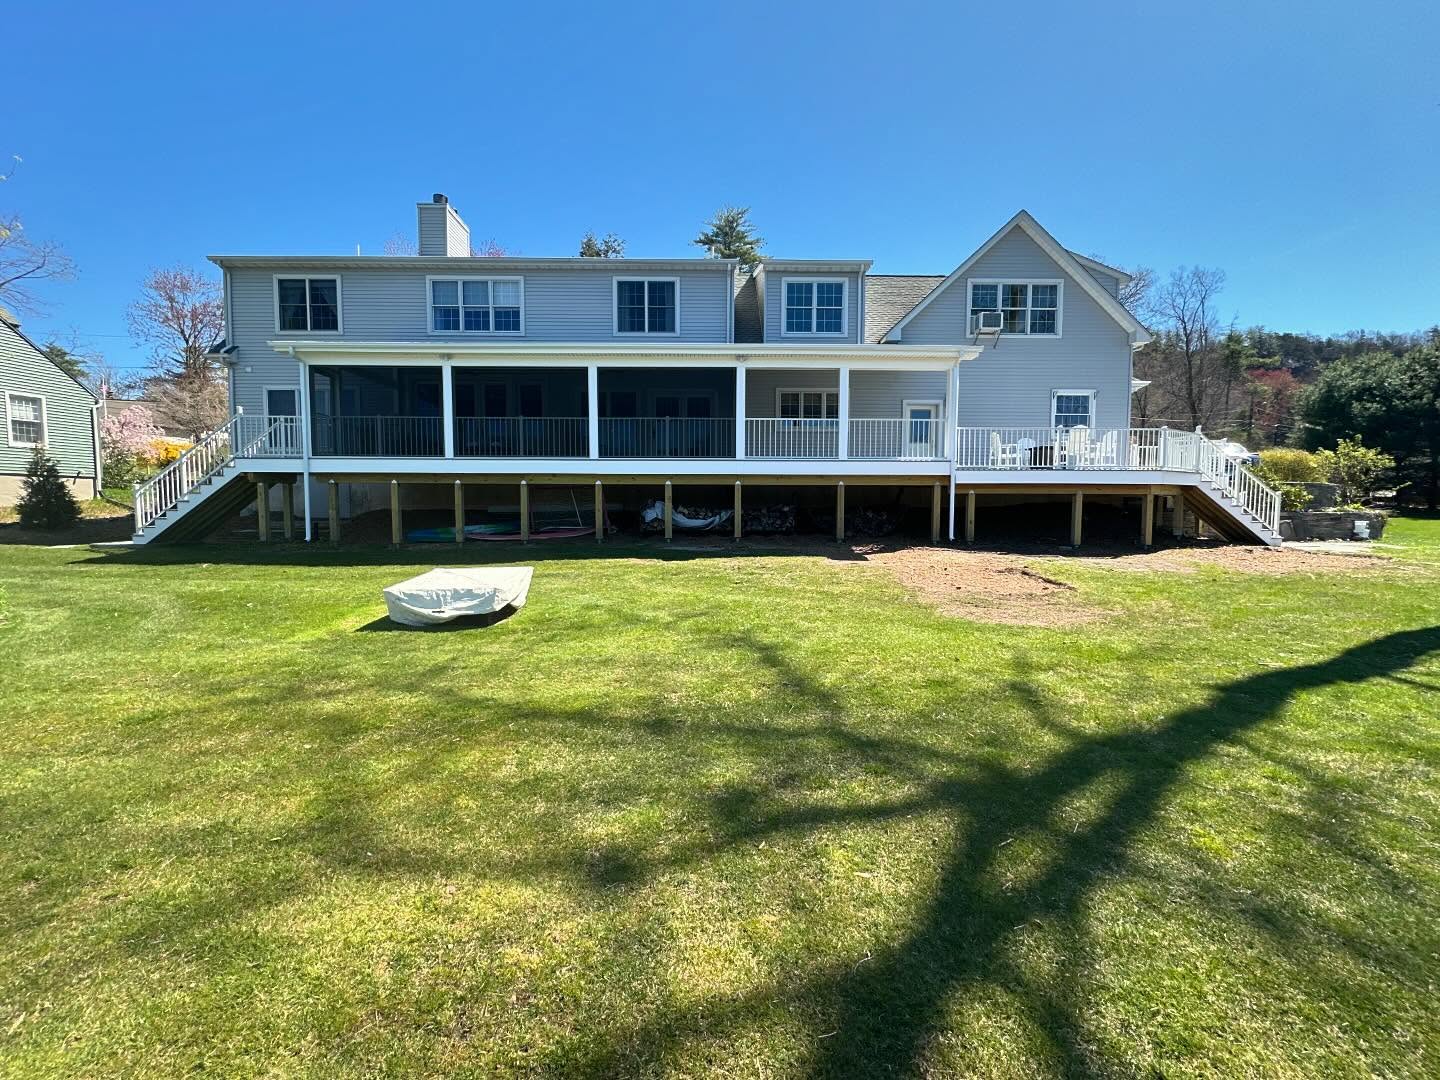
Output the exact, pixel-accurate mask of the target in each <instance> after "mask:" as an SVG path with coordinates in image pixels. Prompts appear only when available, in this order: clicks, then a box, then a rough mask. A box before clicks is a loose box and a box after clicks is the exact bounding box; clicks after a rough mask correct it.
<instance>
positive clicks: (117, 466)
mask: <svg viewBox="0 0 1440 1080" xmlns="http://www.w3.org/2000/svg"><path fill="white" fill-rule="evenodd" d="M164 434H165V433H164V432H163V431H161V430H160V428H159V427H158V426H157V425H156V423H155V418H154V416H153V415H152V414H151V412H150V410H149V409H147V408H146V407H145V406H144V405H133V406H131V407H130V408H128V409H126V410H125V411H124V412H120V413H112V414H111V415H110V416H107V417H105V419H104V420H102V421H100V451H101V453H102V454H103V455H104V458H105V479H106V481H107V482H109V483H113V484H129V483H132V482H133V481H135V480H138V479H139V478H140V474H141V472H142V470H143V469H144V468H145V467H146V466H147V465H149V464H150V461H151V458H152V457H153V456H154V450H153V448H152V444H153V443H154V442H155V440H156V439H159V438H162V437H164Z"/></svg>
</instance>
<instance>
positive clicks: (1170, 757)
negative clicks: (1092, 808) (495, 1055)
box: [566, 627, 1440, 1076]
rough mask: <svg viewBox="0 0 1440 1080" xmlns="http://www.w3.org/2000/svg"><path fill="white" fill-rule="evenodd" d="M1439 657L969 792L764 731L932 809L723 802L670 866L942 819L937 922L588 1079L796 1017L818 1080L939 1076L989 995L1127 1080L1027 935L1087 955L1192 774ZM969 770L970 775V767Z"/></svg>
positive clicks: (1243, 687) (1289, 680) (1296, 676)
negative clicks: (743, 849) (1068, 821)
mask: <svg viewBox="0 0 1440 1080" xmlns="http://www.w3.org/2000/svg"><path fill="white" fill-rule="evenodd" d="M1437 651H1440V628H1437V627H1431V628H1426V629H1418V630H1408V631H1401V632H1396V633H1392V634H1389V635H1387V636H1385V637H1382V638H1379V639H1376V640H1374V641H1371V642H1367V643H1364V644H1361V645H1357V646H1355V647H1353V648H1351V649H1348V650H1346V651H1345V652H1343V653H1341V654H1339V655H1337V656H1335V657H1333V658H1331V659H1328V660H1325V661H1321V662H1318V663H1314V664H1308V665H1304V666H1301V667H1296V668H1289V669H1281V670H1273V671H1266V672H1264V673H1261V674H1258V675H1253V676H1250V677H1247V678H1244V679H1240V680H1237V681H1235V682H1232V683H1228V684H1225V685H1222V686H1220V687H1219V688H1218V689H1217V690H1216V691H1215V693H1214V695H1213V696H1212V697H1211V699H1210V700H1209V701H1208V702H1206V703H1204V704H1202V705H1198V706H1195V707H1193V708H1189V709H1186V710H1184V711H1182V712H1180V713H1177V714H1176V715H1174V716H1173V717H1170V718H1168V719H1165V720H1164V721H1162V722H1160V723H1158V724H1156V725H1154V726H1151V727H1148V728H1141V729H1129V730H1122V731H1118V732H1104V733H1100V734H1093V735H1089V734H1080V733H1071V734H1070V736H1069V742H1068V745H1067V746H1066V747H1065V748H1064V749H1063V750H1061V751H1060V752H1059V753H1058V754H1055V755H1054V756H1052V757H1051V758H1049V759H1048V760H1045V761H1042V762H1039V763H1037V767H1036V768H1033V769H1029V768H1024V767H1013V766H1001V765H986V766H980V767H976V766H974V765H971V766H970V767H968V768H967V769H966V770H965V775H963V776H953V775H947V776H944V777H942V778H939V779H935V778H931V779H925V778H924V777H923V774H922V773H921V772H920V771H919V770H916V769H913V768H911V767H910V766H909V765H908V764H907V762H908V760H909V759H910V755H911V753H912V752H913V751H914V750H915V749H916V748H914V747H910V746H907V745H905V743H904V742H903V741H901V742H896V741H893V740H879V741H877V740H874V739H870V738H865V737H858V736H855V735H852V734H851V733H849V732H847V731H845V730H843V729H838V728H829V727H827V728H824V729H822V730H807V731H800V732H791V733H789V734H788V735H779V736H777V735H776V733H774V732H770V731H756V730H754V729H753V728H746V729H739V730H737V732H736V733H737V734H740V735H744V736H746V737H753V738H755V739H756V740H758V741H759V742H761V743H762V744H764V743H773V742H774V741H776V739H777V738H778V739H780V740H782V741H783V740H784V739H786V738H790V739H799V740H800V741H801V744H802V745H809V744H810V743H811V741H812V740H813V739H814V738H817V737H818V738H822V739H827V740H831V741H833V742H835V743H837V744H840V745H842V746H844V747H845V748H846V749H847V750H848V751H850V752H853V753H854V754H856V755H860V756H867V757H877V756H878V757H880V758H881V759H882V760H883V761H884V763H885V765H886V767H887V768H891V769H896V770H897V771H898V772H899V773H900V774H901V775H900V776H897V779H901V778H904V779H907V780H909V781H910V783H911V785H912V786H913V785H914V784H917V783H918V784H919V785H920V786H919V790H918V793H916V794H912V795H908V796H905V797H902V798H898V799H895V800H893V801H887V802H874V803H870V804H867V805H862V806H854V805H831V806H825V805H811V806H808V807H805V808H802V809H788V808H782V809H777V810H775V811H773V812H768V813H767V812H766V808H767V807H769V806H774V805H775V802H774V801H773V800H772V799H771V798H770V797H769V793H767V792H765V791H760V790H750V791H737V790H730V791H727V792H724V793H721V794H719V795H717V796H714V797H713V798H712V800H711V802H712V805H711V813H712V816H713V818H714V820H715V821H716V823H717V826H718V831H719V832H720V834H721V839H719V840H718V841H715V842H713V843H709V844H705V845H702V846H700V847H697V848H693V849H691V850H689V851H686V852H682V853H680V854H678V855H677V856H676V857H675V858H674V859H673V860H667V861H666V863H665V865H666V866H674V865H684V864H686V863H688V862H695V861H698V860H702V859H708V858H712V857H714V856H716V855H718V854H720V853H721V852H723V851H724V850H726V849H728V848H733V847H737V846H748V845H752V844H755V843H758V842H759V841H761V840H763V839H765V838H766V837H769V836H775V835H782V834H791V833H804V832H808V831H810V830H815V829H818V828H822V827H825V826H830V825H836V824H844V823H858V822H877V821H883V820H886V819H899V818H903V817H908V816H912V815H916V814H923V813H941V814H944V815H947V816H949V817H951V818H953V819H954V820H955V821H956V822H957V823H958V824H960V825H962V826H963V829H962V831H961V833H960V839H959V840H958V841H957V843H956V846H955V848H954V849H953V850H951V851H950V852H948V853H947V854H945V855H944V856H943V857H942V858H943V865H942V868H941V870H940V873H939V875H938V885H937V887H936V890H935V893H934V895H933V897H932V898H931V900H930V902H929V904H928V905H927V906H926V908H925V909H924V910H923V912H922V914H921V915H920V917H919V918H918V919H917V920H916V921H915V923H914V924H913V925H912V926H911V927H910V929H909V930H908V932H907V933H906V934H905V935H904V937H903V939H902V940H900V941H899V942H897V943H895V944H893V945H891V946H889V947H887V948H885V949H884V950H883V951H877V952H876V954H875V955H874V956H873V957H871V958H870V960H869V961H868V962H866V963H863V964H861V965H858V966H855V967H845V968H841V969H836V970H831V971H829V972H822V973H820V974H817V975H815V976H814V977H811V978H809V979H806V980H803V981H800V982H799V983H798V984H793V985H788V986H786V987H784V988H773V989H767V990H764V991H761V992H757V993H755V994H751V995H742V996H739V997H733V998H722V999H717V1000H712V1001H710V1002H708V1003H706V1004H703V1005H701V1006H699V1007H696V1008H694V1009H692V1010H688V1011H681V1012H678V1013H676V1012H670V1013H666V1014H664V1015H661V1016H657V1017H655V1018H654V1019H653V1020H651V1021H649V1022H648V1023H646V1024H644V1025H642V1026H639V1027H637V1028H634V1029H632V1030H630V1031H628V1032H624V1033H622V1034H621V1035H619V1036H618V1037H617V1038H616V1039H615V1040H614V1041H613V1042H612V1043H611V1044H610V1045H609V1046H607V1047H606V1048H605V1049H604V1050H603V1051H602V1052H601V1053H599V1054H597V1055H595V1056H593V1057H592V1058H590V1059H589V1060H586V1061H584V1062H582V1063H570V1062H567V1063H566V1064H567V1066H568V1067H574V1065H576V1064H578V1065H579V1069H578V1071H580V1072H582V1073H585V1074H596V1075H599V1074H607V1073H621V1072H626V1071H628V1070H631V1069H633V1068H635V1067H636V1065H637V1064H638V1063H641V1062H650V1063H653V1062H656V1061H658V1060H663V1058H664V1056H665V1055H666V1054H667V1053H668V1052H670V1051H672V1050H675V1049H677V1048H678V1047H679V1046H680V1045H681V1044H683V1043H684V1042H685V1041H686V1040H688V1039H692V1038H701V1039H703V1038H713V1037H715V1036H717V1035H722V1034H724V1033H726V1032H732V1031H733V1032H738V1031H739V1030H741V1029H743V1028H746V1027H748V1026H751V1025H759V1024H763V1023H765V1022H766V1019H767V1017H768V1018H769V1020H770V1021H772V1022H773V1020H774V1019H775V1017H776V1014H777V1013H778V1012H780V1011H784V1012H787V1013H790V1014H791V1015H792V1016H794V1015H800V1016H805V1017H808V1018H811V1021H812V1022H813V1023H819V1024H820V1025H821V1026H822V1027H823V1030H821V1031H816V1032H815V1035H816V1042H815V1051H814V1055H813V1058H812V1060H811V1061H810V1062H809V1063H808V1065H809V1071H810V1072H811V1073H812V1074H813V1075H816V1076H859V1075H876V1074H884V1075H892V1074H900V1075H909V1074H917V1073H921V1072H924V1071H925V1065H926V1060H925V1059H926V1057H927V1054H928V1052H929V1047H930V1044H931V1042H932V1040H933V1039H934V1038H935V1037H936V1036H937V1035H939V1034H941V1033H942V1029H943V1026H944V1021H945V1017H946V1012H947V1009H948V1007H949V1006H950V1005H951V1004H952V1003H953V1001H954V998H955V995H957V994H960V993H964V992H967V991H970V992H975V991H979V990H982V989H986V990H989V991H991V992H994V993H999V994H1001V995H1004V996H1006V997H1008V998H1009V1000H1011V1001H1012V1002H1013V1003H1015V1004H1016V1005H1017V1006H1018V1007H1019V1008H1020V1009H1021V1010H1022V1011H1023V1012H1025V1013H1027V1014H1028V1015H1029V1017H1030V1019H1031V1021H1032V1023H1033V1026H1034V1028H1035V1030H1036V1031H1037V1032H1039V1033H1043V1038H1044V1039H1045V1040H1047V1045H1046V1046H1044V1047H1043V1049H1042V1051H1041V1052H1042V1053H1043V1054H1044V1056H1046V1057H1048V1058H1049V1059H1050V1065H1051V1066H1052V1067H1054V1068H1055V1069H1056V1070H1057V1071H1059V1072H1063V1073H1066V1074H1072V1075H1100V1074H1107V1073H1112V1072H1124V1071H1126V1070H1127V1066H1126V1064H1125V1063H1123V1062H1116V1061H1107V1060H1106V1059H1105V1057H1104V1054H1103V1052H1102V1050H1101V1049H1100V1047H1099V1045H1098V1040H1097V1039H1095V1038H1093V1037H1091V1036H1089V1035H1088V1034H1087V1032H1086V1019H1085V1016H1084V1015H1083V1012H1084V1007H1085V991H1084V987H1082V986H1077V985H1074V982H1073V981H1074V979H1075V976H1074V974H1073V972H1074V971H1075V969H1076V958H1075V956H1074V955H1071V956H1070V957H1069V958H1068V959H1067V961H1065V962H1064V963H1063V964H1062V965H1061V966H1062V969H1068V974H1067V972H1066V971H1065V970H1062V972H1061V973H1060V975H1059V977H1058V978H1055V977H1054V973H1052V978H1051V979H1049V980H1047V983H1046V985H1043V986H1042V985H1037V983H1036V982H1035V980H1034V979H1033V977H1031V976H1030V975H1028V974H1027V973H1026V971H1025V970H1024V968H1023V966H1022V965H1020V964H1019V963H1018V962H1017V959H1016V957H1015V956H1014V953H1015V951H1016V948H1017V945H1018V944H1019V942H1020V941H1021V939H1022V937H1023V935H1025V934H1026V933H1027V931H1029V930H1031V929H1032V928H1034V927H1036V926H1037V925H1038V926H1045V927H1047V928H1049V929H1051V930H1058V931H1060V932H1062V933H1068V935H1069V937H1070V939H1071V940H1072V941H1074V942H1076V943H1077V944H1078V943H1080V942H1082V941H1083V936H1084V919H1085V913H1086V909H1087V906H1088V904H1089V901H1090V899H1091V898H1092V896H1093V895H1094V894H1095V892H1096V891H1097V889H1099V888H1100V887H1101V886H1102V885H1103V884H1104V883H1105V882H1106V881H1107V880H1109V879H1110V878H1111V877H1112V875H1113V874H1114V873H1115V872H1116V871H1117V870H1118V869H1119V867H1120V864H1121V863H1122V862H1123V860H1124V858H1125V854H1126V851H1127V847H1128V845H1129V844H1130V843H1131V842H1132V841H1133V840H1134V838H1135V837H1136V835H1137V834H1138V833H1140V832H1141V831H1142V830H1143V829H1144V828H1145V827H1146V826H1147V825H1148V824H1149V823H1150V822H1152V821H1153V820H1154V819H1155V818H1156V816H1157V814H1158V813H1159V812H1160V811H1161V809H1162V807H1163V804H1164V802H1165V800H1166V798H1167V796H1168V795H1169V793H1170V792H1171V791H1172V789H1173V788H1175V786H1176V785H1177V783H1178V782H1179V781H1180V780H1181V778H1182V777H1183V775H1184V773H1185V771H1186V769H1187V767H1189V766H1191V765H1192V764H1194V763H1196V762H1198V761H1199V760H1201V759H1203V758H1204V757H1206V755H1208V754H1209V753H1210V752H1211V751H1212V750H1213V749H1214V748H1216V747H1217V746H1219V745H1220V744H1222V743H1225V742H1227V741H1229V740H1231V739H1234V738H1235V737H1236V736H1238V735H1239V734H1241V733H1243V732H1245V731H1248V730H1250V729H1253V728H1255V727H1256V726H1258V725H1260V724H1262V723H1264V722H1265V721H1267V720H1270V719H1272V718H1274V717H1275V716H1276V715H1277V714H1278V713H1279V712H1280V711H1281V710H1282V709H1283V708H1284V707H1285V706H1286V704H1287V703H1288V702H1290V701H1291V700H1292V699H1293V698H1294V697H1295V696H1296V695H1297V694H1299V693H1302V692H1306V691H1313V690H1317V689H1321V688H1323V687H1326V686H1331V685H1335V684H1339V683H1357V682H1363V681H1365V680H1368V679H1374V678H1377V677H1383V676H1386V675H1389V674H1393V673H1395V672H1397V671H1401V670H1404V669H1406V668H1408V667H1411V666H1413V665H1415V664H1417V663H1419V662H1421V661H1423V660H1425V659H1426V658H1427V657H1429V656H1430V655H1431V654H1433V653H1435V652H1437ZM755 653H756V655H757V657H759V658H760V659H761V660H762V662H764V663H765V664H767V666H770V667H772V668H774V669H776V670H777V673H779V674H780V675H781V679H782V682H783V683H784V684H785V685H787V686H791V687H803V686H807V685H808V686H809V687H810V688H811V691H812V692H813V693H814V695H815V698H816V701H817V703H818V704H820V705H822V707H823V706H824V704H825V702H826V701H827V700H829V698H828V696H827V694H826V692H825V691H824V689H823V688H822V687H815V686H814V684H813V683H808V682H807V677H806V676H805V675H804V674H803V673H801V672H797V671H794V670H791V669H790V668H789V667H788V665H787V662H786V661H785V659H784V657H783V655H782V654H781V653H780V652H779V651H778V650H775V649H773V648H769V647H765V646H763V645H761V644H759V643H756V647H755ZM957 764H958V763H957ZM1102 782H1104V783H1109V784H1110V786H1111V788H1112V790H1113V795H1112V796H1111V798H1110V799H1109V802H1108V805H1107V806H1106V808H1105V809H1104V811H1103V812H1102V813H1101V814H1100V815H1099V816H1098V817H1096V818H1095V819H1093V820H1091V821H1090V822H1088V823H1087V824H1084V825H1083V826H1077V827H1075V828H1074V829H1073V830H1071V829H1063V828H1060V827H1059V826H1060V825H1061V824H1062V820H1061V817H1062V811H1063V808H1064V804H1065V802H1066V800H1067V799H1069V798H1071V797H1073V796H1076V795H1077V794H1079V793H1080V792H1081V791H1082V790H1083V789H1085V788H1087V787H1089V786H1090V785H1093V784H1097V783H1102ZM1026 836H1030V837H1036V838H1043V839H1046V840H1048V841H1050V843H1051V847H1052V850H1053V854H1052V855H1050V856H1049V857H1048V858H1046V859H1045V860H1044V862H1043V865H1042V866H1041V868H1040V871H1039V872H1038V873H1035V874H1032V875H1030V876H1028V878H1027V880H1025V881H1024V882H1023V883H1022V884H1019V885H1015V884H1014V882H1012V881H1011V879H1010V878H1009V875H1008V874H1007V868H1006V865H1005V854H1006V848H1007V846H1009V845H1010V844H1011V843H1012V842H1014V841H1015V840H1016V839H1017V838H1022V837H1026ZM615 859H616V860H618V861H620V862H623V865H624V866H625V875H624V876H625V879H626V880H627V881H628V880H636V879H638V878H640V877H642V876H644V875H645V874H648V873H652V872H654V871H655V870H657V869H661V868H662V867H657V866H646V865H644V864H643V862H641V861H639V860H637V859H636V858H635V857H634V856H632V855H626V856H625V857H624V858H623V860H622V859H620V857H619V856H616V857H615Z"/></svg>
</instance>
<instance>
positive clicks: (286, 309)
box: [275, 276, 340, 334]
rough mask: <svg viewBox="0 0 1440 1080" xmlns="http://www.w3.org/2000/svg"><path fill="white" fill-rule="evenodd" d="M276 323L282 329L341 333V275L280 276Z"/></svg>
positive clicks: (276, 290) (276, 280)
mask: <svg viewBox="0 0 1440 1080" xmlns="http://www.w3.org/2000/svg"><path fill="white" fill-rule="evenodd" d="M275 323H276V326H277V327H278V328H279V329H281V330H300V331H303V332H306V333H315V332H318V333H329V334H337V333H339V332H340V279H339V278H338V277H278V276H277V277H276V278H275Z"/></svg>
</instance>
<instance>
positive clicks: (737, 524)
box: [733, 480, 742, 540]
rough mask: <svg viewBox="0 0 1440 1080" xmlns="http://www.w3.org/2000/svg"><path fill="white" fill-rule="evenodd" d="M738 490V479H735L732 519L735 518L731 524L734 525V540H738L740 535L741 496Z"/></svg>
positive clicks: (739, 488)
mask: <svg viewBox="0 0 1440 1080" xmlns="http://www.w3.org/2000/svg"><path fill="white" fill-rule="evenodd" d="M740 492H741V485H740V481H739V480H736V481H735V514H734V519H735V520H734V522H733V524H734V526H735V539H736V540H739V539H740V535H741V531H740V504H741V502H742V498H741V494H740Z"/></svg>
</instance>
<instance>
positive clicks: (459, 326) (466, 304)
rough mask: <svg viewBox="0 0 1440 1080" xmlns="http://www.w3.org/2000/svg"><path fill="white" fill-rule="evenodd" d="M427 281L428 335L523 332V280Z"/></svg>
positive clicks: (433, 279)
mask: <svg viewBox="0 0 1440 1080" xmlns="http://www.w3.org/2000/svg"><path fill="white" fill-rule="evenodd" d="M428 281H429V283H430V332H431V333H432V334H522V333H524V326H525V322H524V316H523V314H522V313H523V311H524V307H525V303H524V300H525V282H524V279H522V278H518V277H517V278H472V277H463V278H461V277H456V278H436V277H432V278H429V279H428Z"/></svg>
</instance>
